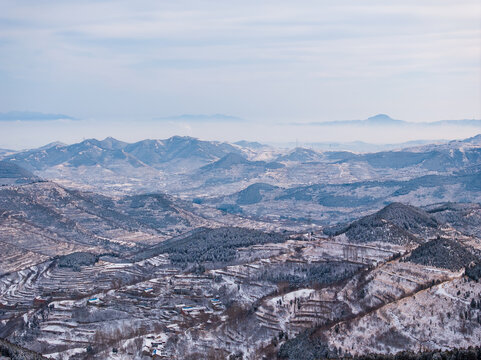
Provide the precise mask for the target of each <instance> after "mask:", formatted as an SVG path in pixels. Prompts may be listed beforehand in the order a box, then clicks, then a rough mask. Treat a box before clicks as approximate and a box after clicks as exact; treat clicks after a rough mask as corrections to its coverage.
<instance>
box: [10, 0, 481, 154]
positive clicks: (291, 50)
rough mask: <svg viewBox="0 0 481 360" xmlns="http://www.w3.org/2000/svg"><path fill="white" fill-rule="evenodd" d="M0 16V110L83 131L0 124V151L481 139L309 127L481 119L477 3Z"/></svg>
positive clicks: (439, 132) (74, 8)
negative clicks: (51, 146)
mask: <svg viewBox="0 0 481 360" xmlns="http://www.w3.org/2000/svg"><path fill="white" fill-rule="evenodd" d="M0 6H1V8H2V15H1V16H0V53H1V55H2V56H1V57H0V81H1V82H0V84H1V85H0V113H7V112H10V111H32V112H41V113H47V114H64V115H66V116H68V117H73V118H76V119H78V120H55V119H53V120H52V119H44V120H43V121H41V122H40V121H32V120H23V121H16V122H10V121H1V119H0V147H7V148H24V147H32V146H40V145H43V144H45V143H47V142H50V141H57V140H58V141H64V142H69V143H71V142H75V141H79V140H81V139H82V138H90V137H96V138H103V137H106V136H113V137H116V138H120V139H123V140H126V141H134V140H140V139H143V138H149V137H150V138H166V137H169V136H172V135H188V136H194V137H199V138H203V139H210V140H213V139H217V140H227V141H236V140H240V139H246V140H253V141H263V142H293V141H296V140H297V141H299V142H301V143H302V142H322V141H335V142H345V141H356V140H359V141H365V142H371V143H380V142H382V143H399V142H405V141H410V140H417V139H446V138H448V139H453V138H465V137H469V136H472V135H474V134H476V133H479V132H481V129H480V128H479V127H471V128H468V127H456V126H447V127H444V128H441V127H440V128H436V129H433V128H429V127H425V126H420V127H418V128H416V129H414V128H411V129H409V130H400V131H395V132H390V131H389V129H382V128H379V129H377V130H376V131H374V132H373V131H371V130H370V131H366V129H359V128H357V127H353V126H347V127H345V128H343V129H341V128H336V129H328V128H321V127H318V126H313V125H306V123H317V122H325V121H336V120H355V119H366V118H368V117H370V116H373V115H376V114H378V113H386V114H388V115H390V116H392V117H393V118H395V119H401V120H406V121H410V122H432V121H439V120H457V119H481V45H480V44H481V42H480V39H481V22H480V21H479V19H480V17H481V3H479V2H478V1H476V0H463V1H454V0H441V1H440V0H437V1H434V0H429V1H421V2H419V1H405V2H403V3H402V4H388V3H386V2H383V1H380V0H370V1H366V2H363V4H362V5H359V3H358V2H355V1H354V0H341V1H337V2H335V3H332V2H329V1H310V0H303V1H300V2H297V3H296V4H295V5H293V4H292V3H290V2H287V1H281V2H279V1H277V2H273V1H264V2H261V3H259V2H253V1H246V2H242V3H229V4H226V3H224V2H219V1H205V2H202V3H198V2H194V1H190V0H187V1H183V2H175V3H172V2H162V1H161V2H159V1H152V0H146V1H142V2H141V3H135V4H132V3H130V2H127V1H111V0H107V1H102V2H96V1H91V0H85V1H80V2H62V1H58V0H49V1H42V2H35V1H24V2H21V3H18V2H10V1H4V0H0ZM182 114H207V115H209V114H226V115H227V116H229V117H232V118H224V119H222V118H217V119H214V120H213V119H209V118H208V117H204V118H201V119H192V118H184V117H182V116H181V115H182ZM154 119H155V120H154ZM240 119H243V120H240Z"/></svg>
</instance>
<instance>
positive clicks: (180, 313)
mask: <svg viewBox="0 0 481 360" xmlns="http://www.w3.org/2000/svg"><path fill="white" fill-rule="evenodd" d="M5 189H6V190H7V192H5V193H4V194H3V195H2V199H3V200H2V201H3V202H2V204H3V205H2V207H4V206H5V204H8V202H7V201H8V199H9V198H11V197H12V196H14V197H13V198H14V199H15V203H16V207H14V206H13V205H12V204H11V203H10V205H9V206H10V207H11V208H12V210H11V212H10V215H9V216H5V217H4V218H2V221H4V222H5V224H9V221H14V220H15V221H20V219H22V214H23V213H25V215H28V216H27V217H26V218H25V219H23V220H24V223H25V224H27V223H28V224H29V225H31V226H36V233H37V234H42V232H41V231H42V230H45V231H46V230H48V231H50V232H54V230H55V229H54V228H53V227H55V226H57V227H58V231H57V233H55V234H54V233H52V234H51V235H50V236H49V238H48V239H49V240H50V241H54V240H57V242H56V243H51V244H50V245H47V243H46V240H45V239H40V240H36V241H31V240H28V239H32V236H33V234H34V232H33V231H32V232H30V233H28V234H29V235H28V236H17V235H15V234H13V235H11V236H12V239H14V240H15V244H10V245H14V246H24V247H25V248H27V247H28V246H30V250H28V251H30V255H29V256H30V257H35V258H36V259H39V256H40V255H39V253H40V252H41V251H43V252H44V253H45V254H47V250H49V249H50V251H51V253H50V254H47V255H44V257H43V258H42V261H41V262H35V263H33V264H24V265H23V266H21V267H18V268H17V269H15V268H11V270H10V271H9V272H8V273H4V274H3V275H1V276H0V336H1V337H3V338H7V339H8V340H9V341H11V342H14V343H16V344H19V345H20V346H23V347H26V348H28V349H30V350H32V351H35V352H38V353H41V354H43V355H44V356H46V357H48V358H53V359H60V358H62V357H64V358H65V357H69V358H73V359H79V360H80V359H90V358H98V359H115V358H119V357H120V358H132V357H134V358H140V359H143V358H151V356H152V354H153V352H154V351H155V352H156V353H158V352H160V353H162V354H164V355H165V356H168V357H170V358H180V359H189V358H204V357H207V358H214V359H215V358H223V359H225V358H229V357H230V358H231V359H232V358H235V357H237V358H238V359H239V358H241V357H242V358H243V359H249V360H254V359H261V358H263V357H265V358H268V359H276V358H284V359H286V358H287V359H296V360H299V359H305V360H318V359H320V358H323V357H326V356H327V357H329V358H333V359H335V358H343V357H344V356H349V355H356V356H358V355H362V354H366V353H372V352H375V353H381V354H390V353H396V352H399V351H402V350H409V351H418V350H419V349H420V348H422V349H425V350H429V351H437V350H443V349H446V348H453V347H461V348H466V347H468V346H469V345H472V344H474V343H477V342H479V341H481V321H480V320H479V319H481V310H480V309H481V298H480V296H481V287H480V285H479V283H478V282H476V281H475V280H476V278H477V276H478V272H479V271H478V269H479V264H480V259H479V257H478V253H479V251H480V250H481V245H480V244H481V239H479V238H477V237H476V236H475V235H467V232H465V231H464V229H463V224H466V223H465V222H463V221H461V220H462V219H463V217H462V216H461V214H459V216H457V217H450V218H452V219H455V220H456V223H455V222H454V221H453V222H452V223H451V224H447V223H444V222H443V221H441V219H440V217H436V214H442V213H443V211H444V210H443V211H441V210H440V211H437V212H432V210H431V207H429V208H428V211H425V210H423V209H420V208H416V207H413V206H409V205H404V204H399V203H393V204H390V205H388V206H385V207H383V208H381V209H378V211H377V212H375V213H373V214H371V215H369V216H366V217H363V218H359V219H357V220H355V221H354V222H352V223H350V224H349V225H347V226H346V225H340V226H337V227H335V228H334V229H341V230H340V231H339V232H338V234H337V235H335V236H330V237H327V236H324V235H323V234H320V233H316V232H311V233H309V234H306V233H304V232H303V233H291V232H285V231H260V230H259V229H254V228H250V229H249V228H239V227H231V226H219V225H216V226H215V227H211V228H208V227H200V228H199V227H198V228H194V229H192V230H189V231H186V232H182V231H185V230H186V229H187V228H188V226H191V227H192V226H194V225H193V224H192V223H189V222H186V221H187V220H188V219H186V218H184V217H183V216H184V215H183V216H182V217H181V218H176V216H178V215H179V213H177V212H176V209H177V210H178V211H180V210H182V211H183V212H181V213H182V214H186V213H187V210H189V207H180V205H181V204H182V202H178V200H175V199H172V198H170V197H168V196H165V195H159V194H157V195H142V196H123V197H116V198H110V197H105V196H103V197H101V196H98V195H97V196H94V194H89V193H83V192H73V191H68V190H65V189H63V188H62V187H59V186H58V185H55V184H51V183H35V184H30V185H24V186H19V187H15V188H13V187H6V188H5ZM20 189H21V190H20ZM2 190H4V189H2ZM31 190H33V191H31ZM0 193H1V192H0ZM52 204H55V209H57V210H56V213H54V212H53V210H55V209H53V208H51V206H52ZM458 206H460V207H461V208H464V207H463V206H462V205H459V204H450V208H451V209H456V208H457V207H458ZM432 208H433V209H437V208H436V206H433V207H432ZM438 208H439V205H438ZM449 211H453V210H449ZM191 214H193V215H191V216H194V215H195V214H194V212H191ZM471 214H476V213H473V210H472V209H471ZM46 216H47V217H52V220H47V219H45V217H46ZM165 217H167V218H168V219H166V218H165ZM172 218H173V219H176V220H175V221H173V222H169V221H170V220H169V219H172ZM469 218H476V217H475V216H474V217H473V215H471V216H469ZM26 219H29V221H30V222H27V221H26ZM73 221H75V223H72V222H73ZM182 221H184V222H186V223H183V222H182ZM42 222H43V223H44V227H41V226H40V224H41V223H42ZM54 222H58V223H59V224H63V225H54ZM10 224H13V223H10ZM189 224H190V225H189ZM251 224H255V223H251ZM10 226H13V225H10ZM169 226H170V228H169ZM470 226H474V223H470ZM166 227H167V229H171V230H170V231H171V232H170V233H171V234H175V233H176V232H175V229H176V227H181V228H183V229H184V230H182V231H181V232H180V233H179V235H177V236H173V237H170V238H168V239H165V238H163V240H162V241H158V237H160V236H161V235H162V234H161V233H162V232H164V231H167V230H166ZM17 229H20V227H17ZM22 229H23V230H24V231H27V230H28V229H29V228H28V227H26V225H24V227H23V228H22ZM86 229H89V231H90V232H88V233H87V232H85V230H86ZM350 229H353V233H352V234H351V233H350V232H349V231H350ZM358 229H362V231H357V230H358ZM134 230H135V234H136V235H137V238H135V239H134V238H128V236H133V234H134ZM278 230H281V229H278ZM354 230H356V231H354ZM2 233H3V232H2ZM113 234H116V235H113ZM121 234H126V235H125V237H124V239H123V240H122V242H121V243H120V240H121ZM366 234H367V235H366ZM147 235H150V236H151V238H149V239H147ZM362 235H364V236H362ZM438 235H439V236H440V238H439V239H438V238H437V236H438ZM15 236H16V237H15ZM109 236H110V237H109ZM432 236H436V238H435V239H431V237H432ZM99 238H100V239H99ZM27 240H28V241H27ZM3 241H5V242H3ZM7 241H8V238H5V239H3V240H2V244H4V245H7ZM42 241H43V242H42ZM112 243H113V244H112ZM34 244H36V246H40V245H41V246H42V248H41V249H38V248H37V249H34V248H32V246H33V245H34ZM42 244H43V245H42ZM65 244H70V245H71V246H73V248H71V249H70V250H68V251H67V250H66V249H65V246H66V245H65ZM114 244H115V246H114ZM4 245H2V246H4ZM62 247H63V250H62V251H58V249H62ZM23 251H25V250H23ZM55 253H56V254H57V255H58V256H52V255H53V254H55ZM8 259H9V258H5V257H3V258H2V261H1V263H2V266H4V264H6V263H7V264H8ZM465 268H468V270H469V271H468V275H465V274H464V271H465ZM114 348H115V351H113V349H114ZM199 349H202V352H200V350H199ZM205 354H207V355H205Z"/></svg>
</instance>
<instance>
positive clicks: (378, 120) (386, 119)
mask: <svg viewBox="0 0 481 360" xmlns="http://www.w3.org/2000/svg"><path fill="white" fill-rule="evenodd" d="M365 121H366V122H369V123H375V124H390V123H396V124H397V123H402V122H403V121H401V120H395V119H393V118H392V117H390V116H389V115H386V114H377V115H374V116H371V117H369V118H367V119H366V120H365Z"/></svg>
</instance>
